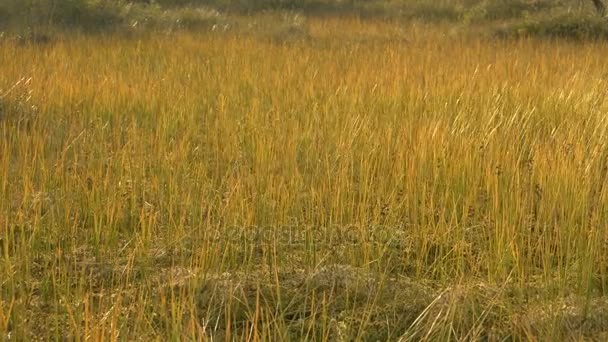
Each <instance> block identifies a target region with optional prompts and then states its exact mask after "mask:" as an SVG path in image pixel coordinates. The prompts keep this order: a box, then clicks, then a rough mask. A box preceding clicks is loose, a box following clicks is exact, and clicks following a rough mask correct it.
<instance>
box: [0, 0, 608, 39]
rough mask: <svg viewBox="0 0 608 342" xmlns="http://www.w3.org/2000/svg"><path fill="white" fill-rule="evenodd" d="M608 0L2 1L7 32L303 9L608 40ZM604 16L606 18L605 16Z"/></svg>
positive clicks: (178, 23)
mask: <svg viewBox="0 0 608 342" xmlns="http://www.w3.org/2000/svg"><path fill="white" fill-rule="evenodd" d="M604 1H606V0H586V1H579V0H436V1H429V0H0V31H6V30H10V29H15V28H16V29H17V30H24V29H25V30H32V29H39V28H43V29H44V28H49V27H53V28H60V29H70V30H72V29H75V30H80V31H86V32H94V31H107V30H118V29H122V28H125V27H133V26H134V25H139V26H138V27H152V28H154V27H160V28H163V29H165V28H167V27H169V28H176V27H179V28H200V27H214V25H216V24H217V23H218V22H219V21H222V20H225V17H226V16H228V15H230V14H254V13H258V12H264V11H295V12H298V13H303V14H305V15H307V16H324V15H353V16H358V17H361V18H370V17H371V18H386V19H392V20H422V21H434V22H436V21H441V22H452V23H465V24H474V23H481V24H486V23H499V24H501V25H502V24H505V25H506V26H505V27H506V29H502V31H501V32H502V33H505V32H506V34H507V35H512V34H516V35H520V34H524V35H528V34H533V35H542V36H560V37H564V36H565V37H575V38H581V37H583V38H588V37H592V38H602V39H604V38H606V37H608V27H607V26H608V25H607V24H606V20H605V19H603V13H605V6H604ZM598 14H600V15H598Z"/></svg>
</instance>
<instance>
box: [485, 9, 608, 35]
mask: <svg viewBox="0 0 608 342" xmlns="http://www.w3.org/2000/svg"><path fill="white" fill-rule="evenodd" d="M496 33H497V35H499V36H502V37H521V36H528V37H543V38H565V39H572V40H607V39H608V22H607V21H606V20H605V19H603V18H600V17H597V16H589V15H580V14H579V15H575V14H562V15H558V16H553V17H545V18H541V19H536V20H527V21H525V22H523V23H517V24H513V25H510V26H507V27H503V28H501V29H499V30H497V32H496Z"/></svg>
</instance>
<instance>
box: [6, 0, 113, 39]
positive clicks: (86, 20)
mask: <svg viewBox="0 0 608 342" xmlns="http://www.w3.org/2000/svg"><path fill="white" fill-rule="evenodd" d="M0 6H1V7H0V15H2V13H5V15H6V14H7V17H8V20H5V21H2V23H3V24H4V26H5V27H4V28H7V27H27V28H34V27H45V26H59V27H65V28H76V29H81V30H83V31H93V30H98V29H107V28H110V27H113V26H116V25H119V24H120V23H121V19H122V18H121V16H120V6H119V3H118V2H114V1H85V0H29V1H22V0H5V1H3V3H2V5H0Z"/></svg>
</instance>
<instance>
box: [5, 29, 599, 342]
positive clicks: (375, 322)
mask: <svg viewBox="0 0 608 342" xmlns="http://www.w3.org/2000/svg"><path fill="white" fill-rule="evenodd" d="M249 20H252V19H249ZM297 20H300V19H297ZM296 26H298V27H299V26H302V30H304V31H305V32H306V35H296V36H295V37H291V36H288V38H289V39H282V38H283V35H284V34H286V35H289V34H291V33H289V32H288V31H285V32H287V33H285V32H283V31H280V30H279V31H276V32H274V31H272V32H270V33H264V34H259V35H256V34H249V33H246V32H244V31H243V30H241V31H239V32H241V33H240V34H230V33H225V32H215V31H212V32H210V33H185V32H181V33H173V34H170V35H161V34H150V35H145V34H144V35H141V36H134V37H124V36H118V35H117V36H106V37H101V36H99V37H84V36H69V35H68V36H66V37H64V38H62V39H57V40H56V41H54V42H53V43H52V44H49V45H45V46H37V45H35V44H25V45H19V44H18V43H17V42H15V41H11V40H9V39H5V40H4V41H2V42H0V66H1V67H0V89H1V90H0V104H1V107H0V132H1V137H2V138H1V140H0V166H1V168H0V251H1V253H0V254H1V255H2V262H0V284H1V285H0V286H1V287H0V290H1V291H0V336H8V335H10V336H12V338H16V339H17V340H24V339H29V338H30V337H32V336H37V337H42V338H44V339H64V338H77V339H78V338H79V339H87V338H90V339H93V340H108V339H120V340H133V339H136V338H141V339H144V340H147V339H150V338H154V339H158V340H181V339H209V338H214V339H218V340H222V339H246V340H258V339H263V340H266V339H272V340H276V339H296V338H305V339H314V340H332V341H333V340H338V339H342V340H350V339H357V338H358V339H364V340H369V339H374V338H376V339H380V340H385V339H391V340H396V339H400V338H401V339H404V340H408V339H411V340H419V339H429V340H437V339H439V340H447V339H455V338H460V339H479V338H483V337H486V338H489V339H499V338H505V337H508V336H511V338H513V339H528V338H538V339H541V340H547V339H549V340H550V339H566V338H572V339H574V338H580V337H583V336H586V337H595V338H601V336H604V337H605V333H604V332H603V330H605V328H604V327H605V326H606V323H607V321H608V314H607V313H606V304H605V299H604V298H603V295H604V293H605V291H606V285H607V284H608V283H607V278H606V277H607V276H608V274H607V270H608V259H606V255H607V254H606V253H607V252H608V251H607V248H608V244H607V243H606V242H607V241H608V240H607V238H608V236H606V231H605V222H606V220H607V219H608V217H607V209H608V205H607V198H606V196H607V193H606V190H605V189H604V184H605V183H606V181H607V180H606V172H607V171H606V168H607V165H608V160H607V158H608V148H607V146H606V145H607V143H606V141H607V140H606V129H607V127H608V122H607V119H606V112H607V109H608V103H607V101H606V91H605V89H606V88H607V86H608V79H607V78H606V77H607V75H608V66H607V64H606V63H605V56H606V55H607V52H608V48H606V47H605V46H604V45H602V44H600V43H597V44H595V43H568V42H559V41H552V42H550V41H537V40H519V41H500V40H484V39H479V38H473V39H472V38H470V37H463V36H462V35H457V34H454V33H453V32H452V33H450V31H449V30H448V29H444V28H441V27H437V26H435V27H430V26H427V25H422V24H415V23H413V24H408V25H400V26H399V25H397V24H387V23H380V22H364V21H359V20H353V19H326V20H309V21H308V22H306V23H300V22H299V21H298V22H297V25H296ZM602 333H604V335H601V334H602ZM598 336H599V337H598Z"/></svg>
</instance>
